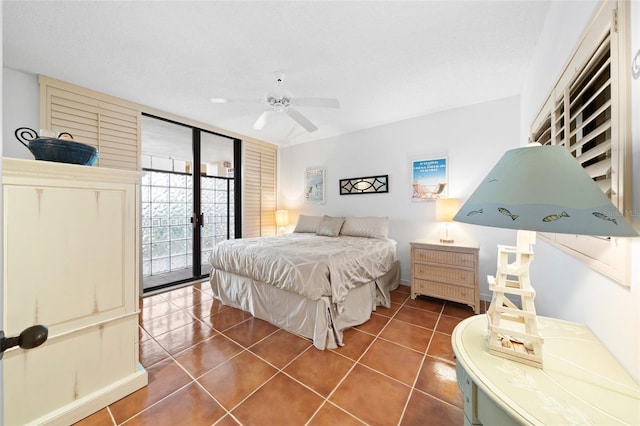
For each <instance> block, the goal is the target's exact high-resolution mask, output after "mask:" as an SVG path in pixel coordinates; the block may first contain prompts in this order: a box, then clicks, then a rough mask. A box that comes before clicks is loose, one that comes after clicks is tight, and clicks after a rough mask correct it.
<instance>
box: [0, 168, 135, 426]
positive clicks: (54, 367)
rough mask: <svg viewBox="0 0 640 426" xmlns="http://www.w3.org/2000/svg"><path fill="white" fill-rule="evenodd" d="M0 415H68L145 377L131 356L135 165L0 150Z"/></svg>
mask: <svg viewBox="0 0 640 426" xmlns="http://www.w3.org/2000/svg"><path fill="white" fill-rule="evenodd" d="M2 167H3V170H2V189H3V268H4V271H3V273H4V275H3V284H4V285H3V292H4V293H3V297H4V317H3V322H4V332H5V334H6V335H7V336H15V335H18V334H20V332H21V331H22V330H23V329H25V328H26V327H29V326H31V325H34V324H44V325H46V326H48V327H49V339H48V340H47V341H46V342H45V343H44V344H43V345H42V346H39V347H37V348H34V349H30V350H23V349H20V348H18V347H15V348H12V349H9V350H8V351H7V352H5V354H4V359H3V361H2V362H3V364H4V383H3V394H4V418H3V424H6V425H24V424H71V423H73V422H75V421H77V420H79V419H82V418H84V417H86V416H87V415H89V414H91V413H93V412H95V411H97V410H99V409H101V408H103V407H105V406H107V405H108V404H110V403H112V402H114V401H116V400H118V399H120V398H122V397H124V396H126V395H128V394H129V393H131V392H133V391H135V390H137V389H139V388H141V387H143V386H145V385H146V384H147V373H146V371H145V370H144V369H143V368H142V367H141V366H140V364H139V362H138V296H139V281H140V280H139V249H138V245H139V237H138V227H137V222H138V211H139V207H138V194H139V180H140V174H139V173H138V172H131V171H122V170H113V169H105V168H98V167H87V166H78V165H69V164H62V163H52V162H46V161H33V160H18V159H9V158H4V159H3V162H2Z"/></svg>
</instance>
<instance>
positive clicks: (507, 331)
mask: <svg viewBox="0 0 640 426" xmlns="http://www.w3.org/2000/svg"><path fill="white" fill-rule="evenodd" d="M535 236H536V233H535V232H531V231H518V240H517V243H516V247H508V246H498V268H497V272H496V277H495V278H494V277H492V276H489V277H488V281H489V289H490V290H491V291H493V296H492V298H491V304H490V305H489V309H488V310H487V320H488V323H489V353H491V354H493V355H496V356H500V357H503V358H507V359H510V360H513V361H518V362H522V363H524V364H528V365H531V366H534V367H539V368H542V343H543V341H544V339H543V338H542V335H541V334H540V331H539V329H538V319H537V317H536V308H535V305H534V304H533V299H534V298H535V295H536V292H535V290H534V289H533V288H532V287H531V283H530V281H529V263H530V262H531V260H533V250H532V248H531V247H532V245H533V244H534V243H535ZM509 255H513V256H515V260H514V261H513V262H512V263H509ZM507 294H510V295H513V296H516V297H518V296H519V297H520V302H521V306H522V307H521V308H519V307H518V306H516V305H515V304H514V303H513V302H512V301H511V300H509V299H508V298H507V297H506V295H507Z"/></svg>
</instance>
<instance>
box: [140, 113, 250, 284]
mask: <svg viewBox="0 0 640 426" xmlns="http://www.w3.org/2000/svg"><path fill="white" fill-rule="evenodd" d="M141 128H142V132H141V134H142V170H143V173H144V175H143V177H142V184H141V228H142V229H141V239H142V284H143V290H144V292H145V293H148V292H150V291H155V290H160V289H165V288H168V287H172V286H175V285H179V284H183V283H186V282H190V281H193V280H196V279H200V278H205V277H207V276H208V275H209V272H210V269H211V266H210V264H209V255H210V254H211V250H212V248H213V246H214V244H216V243H217V242H219V241H223V240H227V239H230V238H235V236H236V235H239V234H240V230H239V229H238V226H239V223H240V214H239V211H240V206H239V201H238V200H240V195H239V191H240V187H239V185H236V181H237V178H238V176H237V175H236V169H237V168H238V167H239V165H240V164H239V162H240V143H241V142H240V140H237V139H234V138H230V137H228V136H224V135H220V134H216V133H213V132H209V131H206V130H203V129H199V128H197V127H193V126H189V125H185V124H182V123H177V122H174V121H171V120H166V119H162V118H159V117H154V116H151V115H146V114H143V116H142V125H141Z"/></svg>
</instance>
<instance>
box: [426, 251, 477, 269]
mask: <svg viewBox="0 0 640 426" xmlns="http://www.w3.org/2000/svg"><path fill="white" fill-rule="evenodd" d="M413 255H414V259H413V260H414V261H416V262H432V263H442V264H445V265H455V266H466V267H469V268H474V267H475V266H476V254H475V253H459V252H453V251H444V250H428V249H421V248H415V249H414V253H413Z"/></svg>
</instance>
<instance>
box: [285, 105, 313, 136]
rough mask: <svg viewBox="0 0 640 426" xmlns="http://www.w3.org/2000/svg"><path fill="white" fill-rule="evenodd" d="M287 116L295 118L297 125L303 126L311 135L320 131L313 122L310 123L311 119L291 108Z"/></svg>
mask: <svg viewBox="0 0 640 426" xmlns="http://www.w3.org/2000/svg"><path fill="white" fill-rule="evenodd" d="M287 114H289V117H291V118H293V119H294V121H295V122H296V123H298V124H299V125H301V126H302V127H304V128H305V129H307V132H309V133H311V132H315V131H316V130H318V128H317V127H316V125H315V124H313V123H312V122H311V121H309V119H308V118H307V117H305V116H304V115H302V114H300V113H299V112H298V111H296V110H295V109H291V108H289V109H288V110H287Z"/></svg>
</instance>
